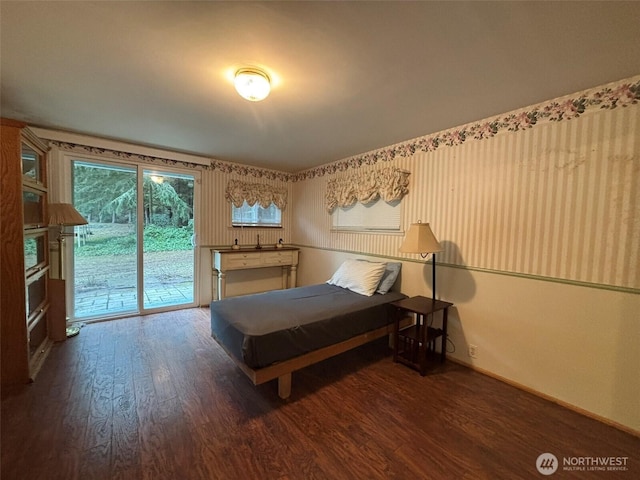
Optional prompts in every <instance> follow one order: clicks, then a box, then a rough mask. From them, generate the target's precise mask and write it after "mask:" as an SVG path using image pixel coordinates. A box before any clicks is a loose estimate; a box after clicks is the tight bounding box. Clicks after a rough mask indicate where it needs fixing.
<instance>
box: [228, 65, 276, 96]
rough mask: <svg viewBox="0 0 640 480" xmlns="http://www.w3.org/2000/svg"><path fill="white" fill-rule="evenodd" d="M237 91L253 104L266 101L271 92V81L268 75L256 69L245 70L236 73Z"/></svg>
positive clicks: (235, 83)
mask: <svg viewBox="0 0 640 480" xmlns="http://www.w3.org/2000/svg"><path fill="white" fill-rule="evenodd" d="M234 85H235V87H236V91H237V92H238V93H239V94H240V96H241V97H242V98H245V99H247V100H249V101H251V102H259V101H260V100H264V99H265V98H267V96H268V95H269V92H270V91H271V81H270V80H269V77H268V76H267V74H266V73H264V72H262V71H261V70H258V69H254V68H243V69H240V70H238V71H237V72H236V77H235V80H234Z"/></svg>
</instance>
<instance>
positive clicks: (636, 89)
mask: <svg viewBox="0 0 640 480" xmlns="http://www.w3.org/2000/svg"><path fill="white" fill-rule="evenodd" d="M639 100H640V75H638V76H635V77H631V78H629V79H626V80H621V81H618V82H613V83H609V84H607V85H604V86H602V87H596V88H594V89H591V90H585V91H583V92H579V93H577V94H573V95H568V96H565V97H561V98H558V99H555V100H550V101H546V102H543V103H540V104H537V105H533V106H531V107H526V108H524V109H521V110H515V111H513V112H510V113H507V114H505V115H504V116H498V117H495V118H492V119H489V120H481V121H479V122H475V123H469V124H466V125H463V126H460V127H455V128H452V129H449V130H444V131H441V132H438V133H435V134H432V135H426V136H423V137H418V138H415V139H412V140H409V141H406V142H403V143H399V144H396V145H392V146H390V147H385V148H382V149H379V150H374V151H371V152H368V153H364V154H360V155H355V156H353V157H349V158H346V159H344V160H339V161H337V162H333V163H328V164H326V165H321V166H320V167H316V168H312V169H309V170H305V171H303V172H299V173H297V174H295V175H294V177H295V178H294V179H293V181H301V180H307V179H310V178H315V177H322V176H324V175H330V174H333V173H336V172H342V171H345V170H347V169H349V168H358V167H361V166H363V165H374V164H376V163H378V162H388V161H391V160H394V159H395V158H399V157H408V156H411V155H414V154H415V153H418V152H433V151H434V150H437V149H438V148H440V147H453V146H456V145H461V144H463V143H464V142H466V141H467V140H485V139H487V138H491V137H494V136H496V135H498V134H499V133H502V132H517V131H519V130H525V129H528V128H532V127H533V126H534V125H539V124H542V123H546V122H560V121H564V120H571V119H572V118H577V117H580V116H581V115H582V114H584V113H585V112H586V111H587V110H596V109H614V108H617V107H627V106H628V105H632V104H636V103H638V101H639Z"/></svg>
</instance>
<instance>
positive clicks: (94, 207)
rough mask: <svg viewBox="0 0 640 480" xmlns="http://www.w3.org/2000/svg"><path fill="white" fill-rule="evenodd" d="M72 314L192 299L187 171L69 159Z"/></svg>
mask: <svg viewBox="0 0 640 480" xmlns="http://www.w3.org/2000/svg"><path fill="white" fill-rule="evenodd" d="M72 171H73V179H74V187H73V198H74V200H73V203H74V206H75V207H76V209H77V210H78V211H79V212H80V213H81V214H83V215H84V216H85V218H86V219H87V220H88V221H89V224H88V225H86V226H81V227H76V231H75V241H74V249H73V251H74V255H73V261H74V268H73V285H74V288H73V302H72V303H73V315H72V316H71V317H72V320H90V319H95V318H100V317H108V316H114V315H126V314H136V313H144V312H147V311H150V310H161V309H165V310H168V309H175V308H183V307H188V306H194V305H195V296H194V292H195V281H194V279H195V276H194V265H195V258H194V246H193V242H192V238H193V233H194V215H193V212H194V198H195V195H194V188H195V178H194V176H193V175H190V174H186V173H184V174H183V173H182V172H176V171H169V170H164V169H163V170H158V169H153V170H151V169H147V168H143V167H142V166H122V165H116V164H109V163H102V162H93V161H85V160H75V161H73V162H72Z"/></svg>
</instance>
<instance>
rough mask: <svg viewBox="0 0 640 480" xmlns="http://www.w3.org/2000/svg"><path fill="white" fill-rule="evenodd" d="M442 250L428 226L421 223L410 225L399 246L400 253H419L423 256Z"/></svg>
mask: <svg viewBox="0 0 640 480" xmlns="http://www.w3.org/2000/svg"><path fill="white" fill-rule="evenodd" d="M442 250H443V249H442V246H441V245H440V243H439V242H438V240H437V239H436V237H435V235H434V234H433V232H432V231H431V227H430V226H429V224H428V223H421V222H418V223H412V224H411V226H410V227H409V231H408V232H407V234H406V235H405V237H404V241H403V242H402V245H401V246H400V251H401V252H402V253H420V254H422V255H424V256H426V255H427V254H429V253H435V252H441V251H442Z"/></svg>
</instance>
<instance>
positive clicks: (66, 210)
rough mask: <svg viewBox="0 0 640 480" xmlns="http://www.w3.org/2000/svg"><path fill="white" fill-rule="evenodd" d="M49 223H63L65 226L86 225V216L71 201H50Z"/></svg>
mask: <svg viewBox="0 0 640 480" xmlns="http://www.w3.org/2000/svg"><path fill="white" fill-rule="evenodd" d="M48 210H49V225H58V226H60V225H62V226H63V227H66V226H71V225H86V224H87V223H89V222H87V221H86V220H85V218H84V217H83V216H82V215H80V214H79V213H78V211H77V210H76V209H75V208H74V207H73V205H71V204H70V203H50V204H49V206H48Z"/></svg>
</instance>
